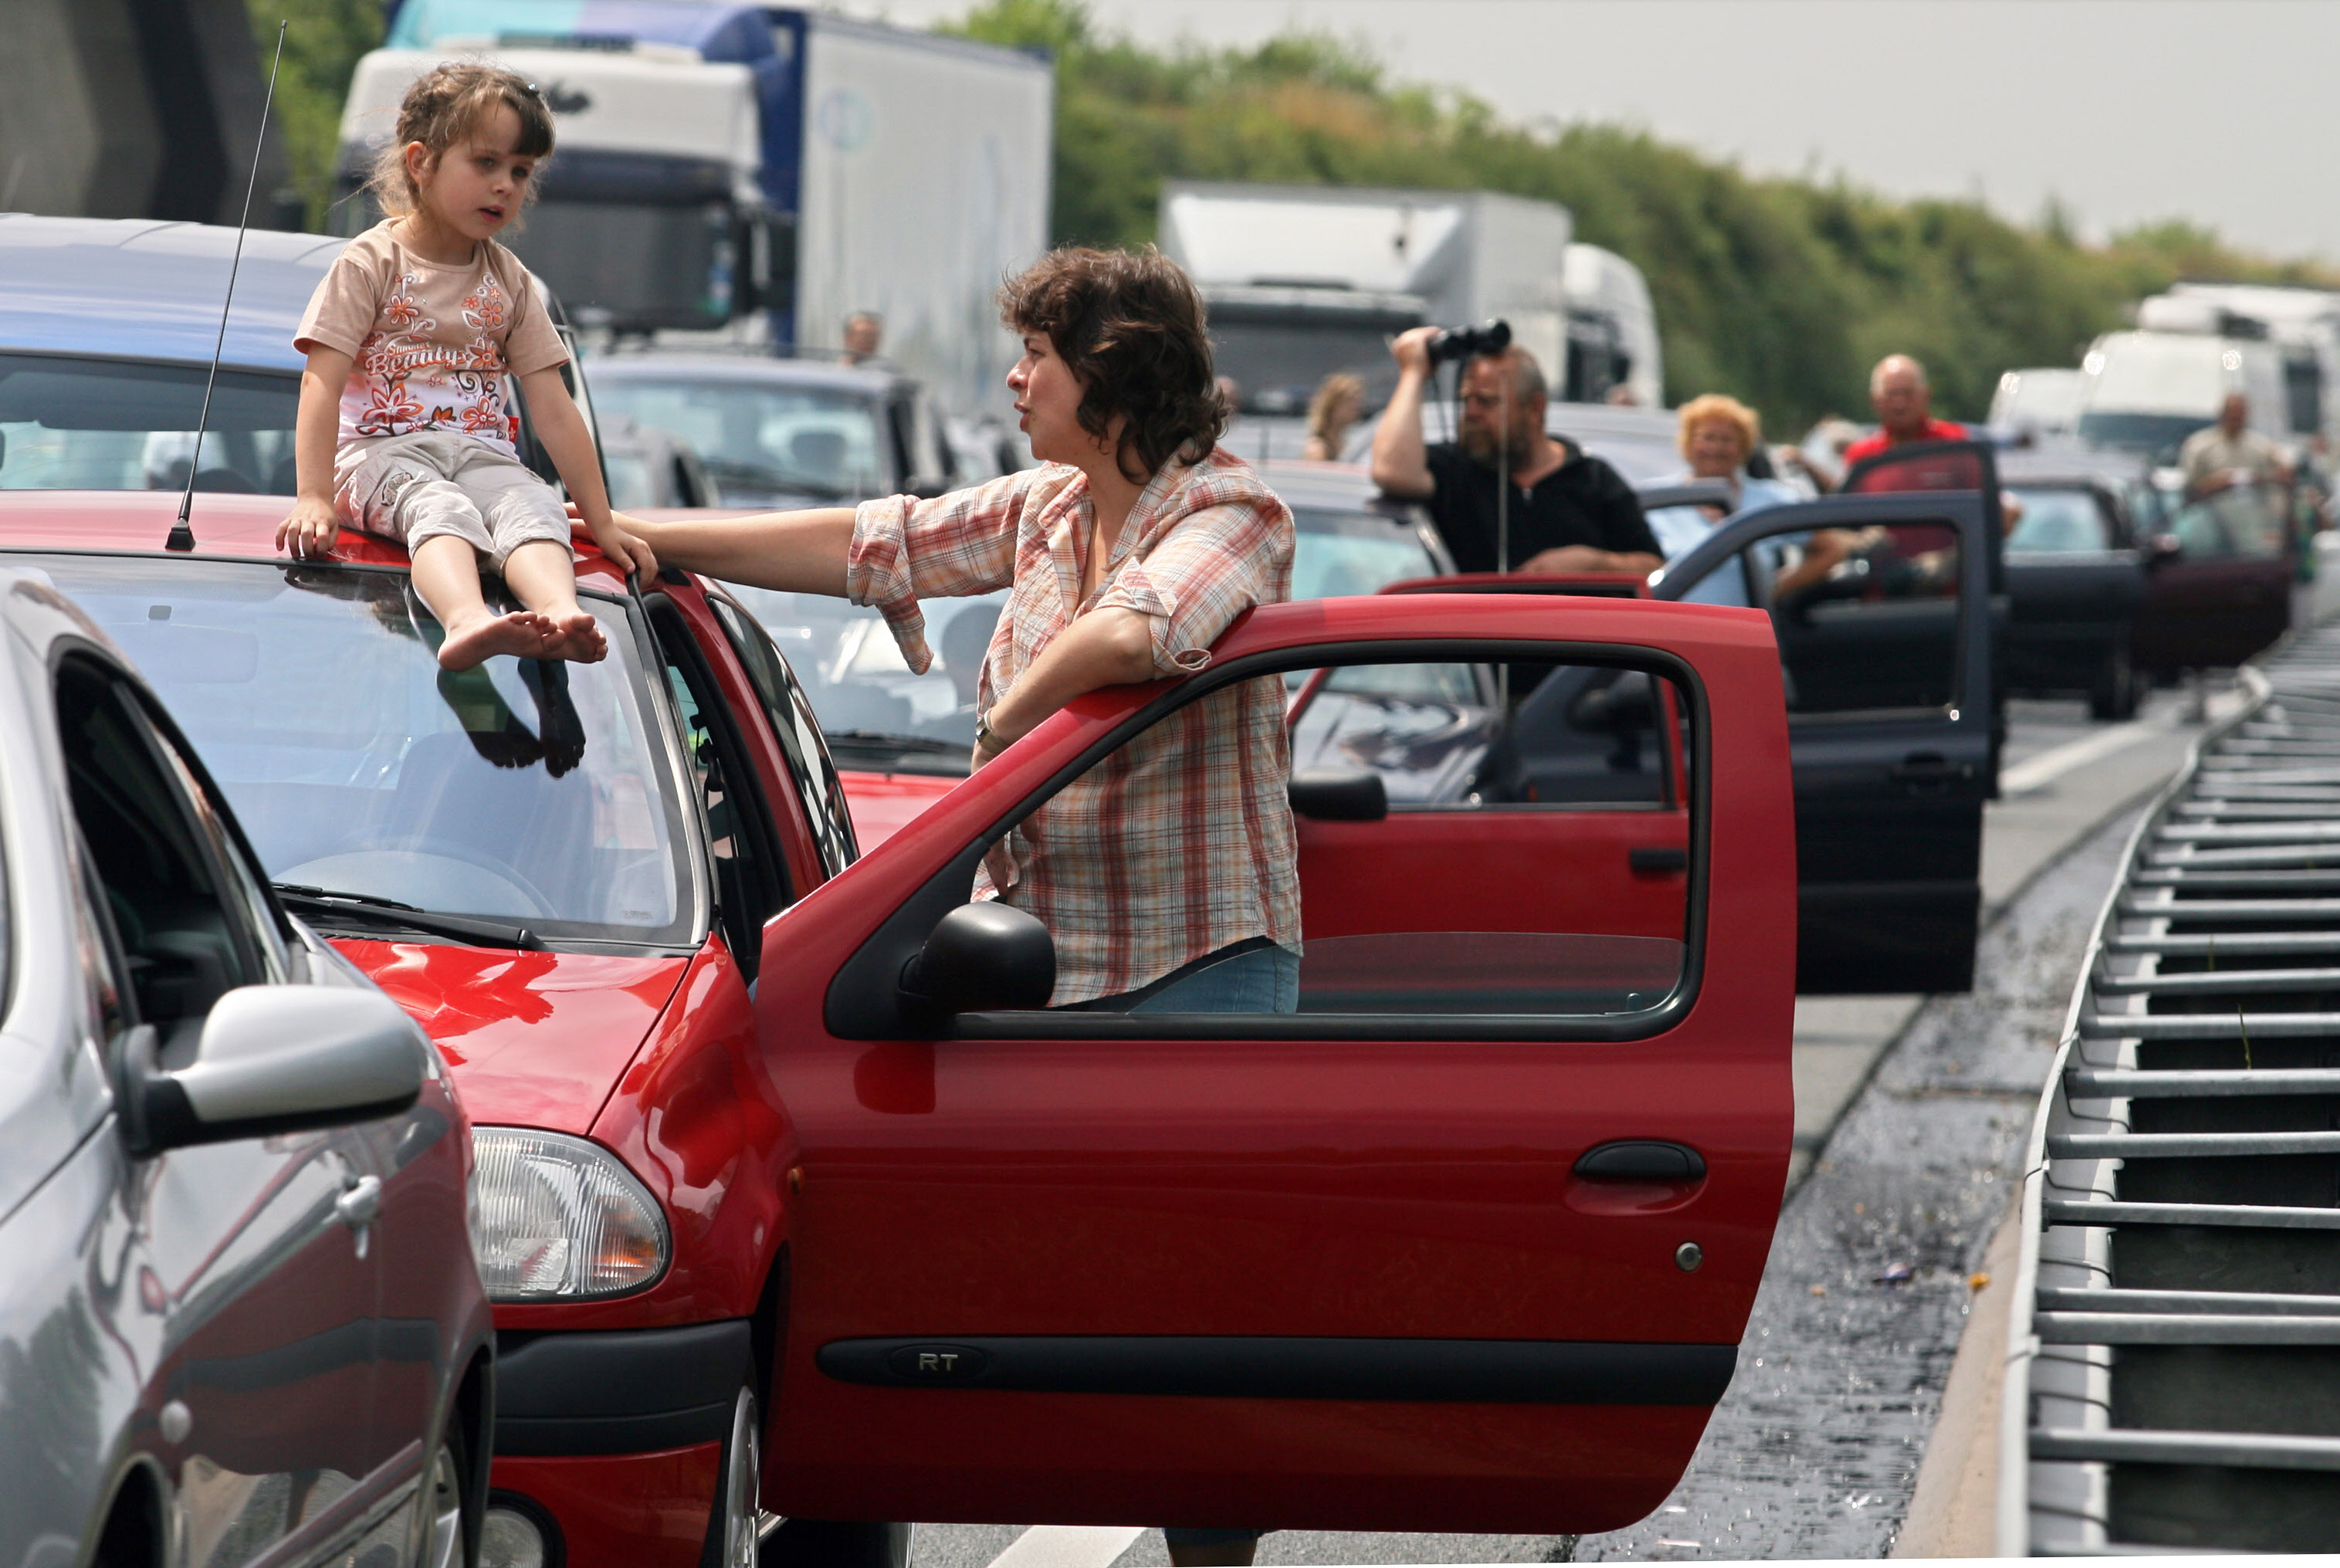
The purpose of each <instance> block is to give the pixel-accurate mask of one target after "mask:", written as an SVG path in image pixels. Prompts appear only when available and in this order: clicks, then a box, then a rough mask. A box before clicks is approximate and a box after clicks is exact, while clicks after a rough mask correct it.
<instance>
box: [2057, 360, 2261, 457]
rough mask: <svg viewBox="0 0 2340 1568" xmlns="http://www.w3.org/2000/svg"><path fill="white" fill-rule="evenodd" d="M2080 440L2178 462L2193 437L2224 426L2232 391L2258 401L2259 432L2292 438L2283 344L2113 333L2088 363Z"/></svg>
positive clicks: (2083, 367)
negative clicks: (2222, 412) (2221, 411)
mask: <svg viewBox="0 0 2340 1568" xmlns="http://www.w3.org/2000/svg"><path fill="white" fill-rule="evenodd" d="M2080 371H2081V374H2082V376H2083V377H2084V378H2085V384H2084V385H2083V386H2082V388H2081V390H2080V420H2079V436H2080V439H2081V440H2082V441H2086V442H2093V443H2095V444H2097V445H2099V446H2112V447H2121V448H2125V449H2127V450H2129V451H2133V452H2145V453H2147V454H2149V455H2151V456H2153V457H2154V458H2155V459H2156V461H2162V462H2172V461H2176V453H2177V448H2178V447H2179V446H2180V445H2182V444H2183V443H2184V442H2185V440H2186V437H2187V436H2189V435H2191V434H2193V433H2194V432H2196V431H2197V430H2200V429H2201V428H2202V427H2203V426H2204V425H2206V424H2214V423H2216V422H2217V418H2218V408H2219V405H2220V404H2222V403H2223V402H2226V394H2227V393H2228V392H2241V393H2243V394H2244V395H2245V396H2246V397H2248V398H2249V399H2250V403H2251V413H2250V423H2251V428H2252V429H2254V430H2256V431H2258V432H2261V433H2263V434H2265V435H2266V436H2267V437H2269V438H2270V439H2272V440H2275V441H2278V442H2280V441H2285V440H2287V439H2288V438H2289V436H2290V431H2289V428H2288V425H2289V421H2288V420H2287V418H2286V417H2285V400H2284V381H2283V358H2282V355H2281V354H2280V353H2279V352H2277V350H2276V347H2275V345H2274V344H2272V343H2268V342H2255V341H2252V340H2250V339H2247V338H2230V337H2214V336H2210V335H2208V334H2206V333H2197V332H2107V333H2106V334H2105V335H2104V336H2102V337H2100V338H2098V339H2097V341H2096V342H2093V343H2091V344H2089V345H2088V352H2087V357H2086V358H2084V359H2083V360H2082V361H2081V362H2080Z"/></svg>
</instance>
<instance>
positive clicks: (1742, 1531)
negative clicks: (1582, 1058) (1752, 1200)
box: [914, 692, 2231, 1568]
mask: <svg viewBox="0 0 2340 1568" xmlns="http://www.w3.org/2000/svg"><path fill="white" fill-rule="evenodd" d="M2229 700H2231V698H2230V697H2227V696H2226V695H2225V694H2220V693H2216V692H2214V694H2213V696H2212V700H2211V705H2210V711H2211V713H2212V714H2213V715H2214V716H2216V715H2218V714H2220V713H2222V712H2223V711H2224V710H2225V707H2226V703H2227V702H2228V701H2229ZM2184 707H2185V705H2184V703H2183V702H2182V701H2181V700H2180V699H2179V698H2178V697H2177V696H2176V694H2175V693H2171V692H2157V693H2155V694H2154V695H2153V696H2152V698H2151V699H2149V700H2148V701H2147V703H2146V705H2145V706H2144V708H2143V710H2141V711H2140V713H2139V715H2138V717H2137V719H2136V720H2135V721H2134V722H2131V723H2127V724H2120V725H2107V724H2094V723H2091V722H2090V721H2089V720H2088V718H2087V710H2086V708H2085V707H2084V706H2083V705H2082V704H2081V703H2079V702H2077V701H2071V702H2053V701H2024V700H2018V701H2017V702H2015V703H2014V704H2013V705H2012V708H2011V712H2010V723H2009V727H2008V748H2007V755H2006V757H2005V759H2004V762H2003V765H2002V768H2001V772H2000V787H2001V791H2002V794H2003V797H2004V798H2003V799H2000V800H1998V802H1996V803H1994V804H1993V805H1992V806H1991V807H1990V808H1989V809H1988V813H1987V816H1986V822H1985V829H1984V839H1983V904H1984V920H1985V923H1986V930H1985V933H1984V937H1983V941H1982V946H1981V948H1980V950H1979V951H1978V957H1977V983H1976V988H1975V991H1974V993H1973V994H1972V995H1970V996H1966V997H1937V998H1932V999H1929V998H1926V997H1845V998H1813V999H1811V1000H1809V1001H1805V1002H1802V1003H1800V1004H1799V1005H1798V1007H1797V1009H1796V1051H1795V1076H1796V1148H1797V1154H1796V1159H1795V1163H1794V1166H1792V1168H1791V1169H1790V1189H1789V1196H1788V1200H1787V1204H1786V1206H1785V1208H1784V1210H1783V1211H1782V1214H1781V1217H1780V1232H1779V1235H1778V1237H1777V1238H1776V1240H1775V1241H1774V1243H1773V1246H1772V1254H1771V1261H1770V1267H1769V1268H1768V1269H1767V1271H1766V1273H1765V1275H1764V1283H1763V1288H1762V1292H1761V1294H1760V1296H1759V1298H1758V1300H1757V1304H1756V1307H1755V1313H1754V1316H1753V1317H1752V1319H1751V1320H1750V1324H1749V1326H1748V1338H1747V1342H1746V1347H1745V1350H1744V1351H1743V1353H1742V1355H1741V1357H1740V1371H1739V1374H1738V1377H1737V1378H1736V1380H1735V1381H1734V1382H1733V1384H1732V1386H1731V1389H1730V1393H1729V1394H1727V1395H1726V1396H1725V1397H1724V1399H1723V1402H1722V1404H1721V1405H1720V1407H1719V1408H1718V1409H1717V1411H1716V1413H1715V1417H1714V1421H1713V1423H1712V1424H1711V1425H1710V1427H1709V1428H1708V1431H1707V1435H1706V1438H1705V1440H1704V1442H1703V1443H1701V1444H1700V1449H1699V1453H1698V1456H1697V1458H1696V1459H1695V1460H1694V1461H1693V1463H1692V1464H1691V1473H1690V1474H1688V1475H1687V1476H1685V1477H1684V1478H1683V1481H1682V1484H1681V1486H1680V1487H1679V1488H1677V1490H1676V1493H1675V1494H1674V1495H1673V1496H1672V1497H1671V1498H1670V1499H1668V1501H1667V1503H1666V1504H1665V1506H1664V1507H1663V1508H1662V1509H1661V1510H1660V1512H1659V1513H1656V1514H1653V1515H1652V1516H1651V1518H1649V1519H1648V1520H1645V1521H1643V1522H1642V1523H1640V1524H1638V1525H1635V1526H1633V1527H1632V1528H1631V1529H1629V1530H1622V1531H1618V1532H1616V1533H1612V1534H1609V1535H1596V1536H1584V1537H1576V1536H1562V1535H1399V1534H1365V1533H1334V1532H1311V1531H1285V1532H1280V1533H1276V1534H1273V1535H1270V1536H1269V1537H1267V1539H1266V1540H1265V1541H1264V1542H1263V1543H1261V1549H1260V1554H1259V1561H1260V1562H1261V1563H1556V1562H1589V1561H1593V1560H1596V1559H1608V1560H1615V1559H1622V1558H1629V1557H1630V1558H1641V1559H1647V1560H1657V1561H1667V1560H1689V1559H1692V1558H1698V1557H1739V1558H1754V1557H1763V1558H1770V1557H1805V1558H1811V1557H1877V1556H1881V1555H1883V1554H1884V1553H1886V1552H1887V1551H1888V1550H1889V1548H1890V1547H1891V1546H1892V1544H1893V1543H1894V1541H1895V1538H1896V1536H1897V1534H1898V1533H1899V1527H1900V1523H1901V1521H1902V1518H1903V1515H1904V1514H1905V1513H1906V1512H1907V1510H1908V1505H1909V1494H1910V1489H1911V1487H1912V1485H1913V1484H1914V1482H1915V1478H1916V1475H1917V1471H1918V1465H1919V1460H1920V1459H1921V1458H1922V1457H1923V1456H1924V1452H1925V1445H1926V1441H1927V1437H1928V1435H1929V1432H1930V1430H1931V1427H1932V1423H1933V1419H1934V1415H1935V1414H1936V1412H1937V1411H1938V1407H1939V1402H1940V1394H1941V1389H1942V1383H1943V1380H1944V1378H1945V1377H1946V1376H1947V1374H1948V1370H1949V1365H1950V1361H1951V1357H1952V1355H1954V1354H1955V1352H1956V1350H1957V1347H1958V1335H1959V1332H1960V1330H1961V1329H1962V1328H1963V1326H1964V1324H1965V1319H1966V1314H1967V1312H1968V1276H1969V1274H1970V1273H1971V1272H1972V1271H1973V1270H1974V1269H1975V1268H1976V1267H1978V1265H1979V1263H1980V1260H1981V1257H1982V1255H1983V1251H1984V1248H1985V1247H1986V1246H1987V1245H1988V1242H1989V1239H1990V1234H1991V1232H1992V1230H1993V1229H1994V1228H1995V1226H1997V1224H1998V1220H1999V1218H2000V1216H2001V1214H2002V1212H2003V1210H2004V1208H2005V1206H2006V1196H2007V1194H2008V1191H2009V1190H2010V1188H2009V1186H2008V1184H2009V1182H2010V1181H2011V1179H2012V1166H2013V1162H2014V1161H2015V1159H2016V1157H2017V1155H2018V1152H2019V1151H2018V1145H2019V1140H2020V1137H2021V1133H2022V1128H2023V1126H2024V1120H2025V1117H2026V1116H2028V1114H2029V1109H2030V1107H2031V1105H2032V1103H2033V1102H2034V1101H2035V1100H2036V1099H2037V1097H2038V1087H2039V1078H2040V1077H2041V1075H2042V1074H2044V1073H2045V1071H2046V1070H2047V1066H2048V1061H2049V1059H2050V1058H2051V1057H2052V1056H2053V1054H2054V1046H2055V1030H2056V1027H2057V1022H2058V1021H2059V1020H2060V1018H2061V1017H2062V1010H2063V1007H2064V1004H2065V1001H2066V999H2067V996H2068V994H2069V992H2070V988H2071V982H2072V971H2073V967H2074V966H2075V965H2076V964H2077V962H2078V960H2079V953H2080V948H2081V945H2082V944H2083V943H2085V941H2086V939H2087V930H2088V926H2089V921H2090V920H2091V919H2092V918H2093V917H2094V915H2095V912H2096V909H2097V905H2098V903H2099V902H2100V901H2101V900H2102V898H2103V897H2104V894H2105V890H2106V889H2107V888H2109V887H2110V886H2111V883H2112V879H2113V878H2114V876H2115V874H2116V873H2117V869H2118V866H2117V860H2118V851H2119V848H2120V844H2121V841H2122V837H2123V834H2124V832H2125V831H2126V825H2127V820H2128V819H2129V818H2130V817H2131V816H2132V815H2133V812H2134V809H2135V808H2136V807H2137V806H2138V805H2140V804H2141V803H2142V801H2143V800H2144V799H2146V798H2147V796H2149V795H2150V794H2151V793H2152V791H2153V790H2154V789H2157V788H2158V787H2159V786H2160V784H2161V783H2162V782H2163V781H2164V780H2165V779H2167V778H2168V776H2169V775H2170V774H2171V773H2172V772H2174V771H2175V770H2176V768H2177V766H2178V764H2179V763H2180V762H2181V761H2182V760H2183V759H2184V758H2185V753H2186V747H2187V746H2188V745H2190V744H2191V743H2192V740H2193V738H2194V737H2195V736H2196V734H2198V733H2200V730H2201V729H2202V726H2201V725H2200V724H2199V723H2194V722H2188V721H2186V718H2185V717H2184ZM1920 1134H1922V1136H1918V1135H1920ZM1905 1267H1906V1268H1907V1269H1908V1270H1909V1274H1908V1276H1907V1277H1906V1278H1903V1277H1901V1276H1900V1275H1899V1270H1900V1269H1902V1268H1905ZM1880 1281H1884V1283H1880ZM1168 1562H1169V1558H1168V1556H1167V1554H1166V1553H1165V1551H1164V1548H1163V1544H1162V1536H1161V1533H1160V1532H1159V1531H1156V1530H1147V1529H1141V1528H1139V1527H1137V1526H1135V1525H1133V1526H1129V1527H1126V1528H1119V1529H1097V1528H1080V1529H1072V1528H1063V1527H1053V1526H1042V1527H1037V1528H1033V1529H1029V1530H1026V1529H1023V1528H1020V1527H1017V1526H1012V1525H960V1524H929V1525H924V1526H922V1527H921V1528H920V1530H919V1532H918V1538H917V1552H916V1555H915V1559H914V1564H915V1568H990V1565H993V1564H996V1568H1106V1565H1107V1564H1119V1565H1121V1568H1151V1565H1154V1564H1165V1563H1168Z"/></svg>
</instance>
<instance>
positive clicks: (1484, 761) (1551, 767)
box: [1291, 661, 1678, 811]
mask: <svg viewBox="0 0 2340 1568" xmlns="http://www.w3.org/2000/svg"><path fill="white" fill-rule="evenodd" d="M1677 712H1678V710H1675V709H1672V708H1671V707H1670V706H1669V705H1668V703H1667V702H1666V701H1665V700H1664V698H1663V696H1662V695H1661V690H1660V688H1659V687H1658V686H1657V685H1656V684H1655V683H1654V682H1653V680H1652V678H1651V677H1649V676H1646V675H1637V674H1631V673H1627V672H1623V671H1620V670H1613V669H1608V668H1604V667H1600V666H1591V665H1577V664H1553V663H1548V662H1530V661H1509V662H1506V663H1502V664H1492V665H1491V664H1463V663H1451V664H1450V663H1442V664H1357V665H1348V666H1344V667H1342V668H1339V669H1335V670H1327V671H1325V673H1324V676H1323V678H1322V679H1321V680H1317V681H1315V682H1314V683H1312V684H1311V685H1310V686H1309V687H1307V688H1305V689H1304V690H1303V691H1302V693H1301V694H1300V696H1299V698H1298V699H1297V700H1296V701H1295V703H1294V710H1293V713H1292V718H1291V726H1292V766H1293V768H1294V769H1295V770H1301V769H1354V768H1360V767H1362V768H1367V769H1372V770H1373V772H1374V773H1376V774H1378V775H1379V776H1380V778H1381V780H1382V785H1383V790H1384V791H1385V793H1386V794H1387V796H1388V798H1389V802H1390V809H1392V810H1393V811H1488V810H1510V809H1542V808H1552V807H1565V808H1574V809H1594V808H1607V807H1651V806H1658V805H1662V804H1666V803H1668V802H1670V801H1671V799H1673V789H1674V786H1675V783H1676V776H1675V771H1674V766H1673V754H1672V750H1671V744H1672V743H1671V740H1670V739H1669V737H1671V735H1673V734H1674V733H1675V732H1676V729H1677V726H1676V725H1675V723H1674V721H1673V719H1674V715H1675V714H1676V713H1677Z"/></svg>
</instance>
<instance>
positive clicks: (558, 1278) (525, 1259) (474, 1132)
mask: <svg viewBox="0 0 2340 1568" xmlns="http://www.w3.org/2000/svg"><path fill="white" fill-rule="evenodd" d="M471 1152H472V1154H473V1156H475V1157H476V1162H477V1163H476V1164H475V1166H474V1167H473V1171H474V1174H473V1177H472V1180H473V1186H472V1191H471V1253H472V1255H473V1256H475V1257H477V1258H478V1259H479V1263H480V1279H481V1283H482V1284H484V1285H486V1286H487V1288H488V1299H489V1300H491V1301H580V1300H586V1299H590V1298H592V1297H595V1296H605V1295H625V1294H626V1293H627V1292H629V1291H636V1290H640V1289H642V1288H643V1287H644V1286H646V1285H649V1284H650V1283H651V1282H653V1281H654V1280H656V1279H657V1278H658V1276H659V1275H660V1274H662V1273H664V1272H665V1270H666V1262H667V1254H668V1248H669V1243H668V1239H667V1228H666V1216H664V1215H663V1214H661V1213H659V1206H658V1204H657V1202H656V1200H654V1199H653V1198H652V1197H651V1196H650V1195H649V1192H648V1191H646V1190H645V1189H644V1188H643V1186H642V1184H641V1183H640V1182H639V1181H637V1180H635V1179H634V1176H633V1173H632V1172H630V1171H629V1170H628V1169H626V1167H625V1166H622V1165H620V1164H619V1163H618V1160H617V1157H616V1156H613V1155H611V1154H610V1152H609V1151H608V1150H607V1149H604V1148H602V1147H601V1146H599V1145H597V1144H592V1143H589V1142H587V1141H586V1140H585V1139H583V1138H577V1137H570V1136H568V1135H567V1134H565V1133H547V1132H538V1131H536V1130H534V1129H532V1128H529V1127H474V1128H472V1129H471Z"/></svg>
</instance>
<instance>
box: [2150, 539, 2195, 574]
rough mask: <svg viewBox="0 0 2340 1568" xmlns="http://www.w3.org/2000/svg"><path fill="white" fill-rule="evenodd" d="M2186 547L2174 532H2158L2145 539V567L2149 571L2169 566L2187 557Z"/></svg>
mask: <svg viewBox="0 0 2340 1568" xmlns="http://www.w3.org/2000/svg"><path fill="white" fill-rule="evenodd" d="M2185 555H2186V547H2185V546H2184V545H2182V544H2180V543H2178V542H2177V540H2176V536H2175V535H2174V534H2167V533H2157V534H2155V535H2154V536H2153V537H2152V538H2151V539H2148V540H2147V541H2145V569H2146V570H2147V571H2155V570H2157V569H2158V568H2161V567H2164V566H2168V565H2170V564H2172V563H2173V562H2176V561H2181V560H2183V559H2185Z"/></svg>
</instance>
